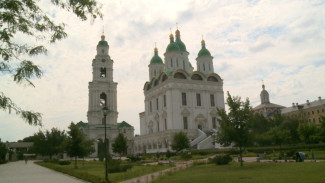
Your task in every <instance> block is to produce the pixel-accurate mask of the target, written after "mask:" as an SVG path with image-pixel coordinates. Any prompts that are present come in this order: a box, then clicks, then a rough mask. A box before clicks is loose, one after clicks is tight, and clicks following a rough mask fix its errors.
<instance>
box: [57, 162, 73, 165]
mask: <svg viewBox="0 0 325 183" xmlns="http://www.w3.org/2000/svg"><path fill="white" fill-rule="evenodd" d="M70 164H71V161H59V165H70Z"/></svg>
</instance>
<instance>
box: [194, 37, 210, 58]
mask: <svg viewBox="0 0 325 183" xmlns="http://www.w3.org/2000/svg"><path fill="white" fill-rule="evenodd" d="M201 45H202V48H201V50H200V51H199V53H198V54H197V57H202V56H210V57H211V53H210V52H209V50H208V49H206V47H205V41H204V40H202V41H201Z"/></svg>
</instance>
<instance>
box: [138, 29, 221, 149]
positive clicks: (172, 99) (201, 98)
mask: <svg viewBox="0 0 325 183" xmlns="http://www.w3.org/2000/svg"><path fill="white" fill-rule="evenodd" d="M169 39H170V43H169V44H168V46H167V48H166V52H165V53H164V61H163V60H162V59H161V58H160V57H159V55H158V49H157V48H155V49H154V56H153V57H152V59H151V61H150V64H149V81H148V82H146V83H145V84H144V87H143V90H144V95H145V101H144V102H145V111H144V112H142V113H140V114H139V115H140V135H139V136H136V137H135V138H134V149H133V150H134V153H155V152H166V151H167V150H168V149H169V150H171V147H170V145H171V142H172V139H173V136H174V134H175V133H177V132H180V131H183V132H186V134H187V136H188V138H189V139H190V143H191V148H197V149H208V148H214V147H215V145H214V144H213V137H212V135H211V134H213V133H215V132H216V130H217V127H218V122H217V108H224V107H225V103H224V92H223V80H222V79H221V77H220V76H219V75H218V74H216V73H215V72H214V67H213V57H212V56H211V53H210V52H209V50H208V49H207V48H206V45H205V41H204V40H202V41H201V44H202V48H201V50H200V51H199V53H198V55H197V58H196V66H197V71H193V70H194V68H193V66H192V65H191V63H190V61H189V58H188V56H189V52H188V51H187V50H186V46H185V44H184V43H183V42H182V40H181V35H180V31H179V30H178V29H177V30H176V40H174V35H173V34H170V36H169ZM209 134H210V135H209Z"/></svg>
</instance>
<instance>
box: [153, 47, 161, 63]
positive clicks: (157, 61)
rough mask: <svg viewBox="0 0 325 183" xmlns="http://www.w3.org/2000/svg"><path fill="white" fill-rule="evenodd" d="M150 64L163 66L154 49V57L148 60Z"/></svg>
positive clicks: (156, 49)
mask: <svg viewBox="0 0 325 183" xmlns="http://www.w3.org/2000/svg"><path fill="white" fill-rule="evenodd" d="M150 64H163V61H162V59H161V58H160V57H159V56H158V48H155V49H154V56H153V57H152V59H151V60H150Z"/></svg>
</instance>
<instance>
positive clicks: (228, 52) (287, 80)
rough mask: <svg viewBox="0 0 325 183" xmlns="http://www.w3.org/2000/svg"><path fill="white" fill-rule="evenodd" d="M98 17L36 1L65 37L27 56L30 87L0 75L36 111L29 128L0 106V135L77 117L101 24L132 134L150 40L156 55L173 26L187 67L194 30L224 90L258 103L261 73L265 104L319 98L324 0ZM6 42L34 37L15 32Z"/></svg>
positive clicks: (116, 11) (122, 116)
mask: <svg viewBox="0 0 325 183" xmlns="http://www.w3.org/2000/svg"><path fill="white" fill-rule="evenodd" d="M101 3H102V5H103V7H102V12H103V14H104V17H103V19H96V20H95V21H81V20H79V19H78V18H77V17H76V16H75V15H73V14H71V13H67V12H65V11H64V10H61V9H59V8H57V7H54V6H52V5H51V4H50V1H49V0H44V1H40V7H42V8H43V10H44V12H46V13H47V14H48V15H49V16H50V17H52V19H53V20H54V21H55V22H57V23H61V22H65V23H66V24H67V27H66V32H67V33H68V37H67V38H66V39H64V40H62V41H59V42H57V43H55V44H47V48H48V53H47V55H41V56H37V57H33V60H34V61H35V63H36V64H37V65H39V66H40V67H41V68H42V70H43V71H44V76H43V77H42V78H41V79H34V80H33V82H34V84H35V86H36V87H35V88H33V87H26V86H23V85H17V84H15V83H14V82H13V78H12V77H11V76H10V75H8V74H4V73H0V91H2V92H4V94H5V95H6V96H7V97H10V98H11V99H12V100H13V101H14V102H15V103H16V104H17V105H19V106H20V107H22V108H24V109H29V110H33V111H37V112H41V113H42V114H43V122H42V123H43V126H42V127H39V126H30V125H28V124H27V123H26V122H24V121H23V120H22V119H20V118H19V117H18V116H16V115H15V114H8V111H0V138H1V140H2V141H17V140H19V139H23V138H24V137H27V136H30V135H33V134H34V133H35V132H37V131H39V130H49V129H51V128H53V127H56V128H59V129H61V130H67V127H68V126H69V124H70V123H71V122H72V121H73V122H79V121H87V110H88V82H90V81H91V79H92V66H91V64H92V59H94V57H95V55H96V45H97V43H98V41H99V40H100V36H101V34H102V31H103V27H104V33H105V35H106V40H107V41H108V44H109V46H110V47H109V55H110V56H111V58H112V59H113V60H114V66H113V67H114V74H113V75H114V81H115V82H118V86H117V108H118V112H119V115H118V122H121V121H127V122H128V123H130V124H131V125H132V126H134V128H135V134H139V128H140V124H139V123H140V121H139V113H140V112H143V111H144V94H143V86H144V83H145V82H146V81H147V80H149V70H148V64H149V62H150V59H151V57H152V56H153V49H154V47H155V42H156V43H157V48H158V50H159V55H160V57H162V58H163V54H164V52H165V50H166V47H167V45H168V43H169V34H170V30H171V31H172V32H173V33H175V30H176V23H178V28H179V30H180V32H181V39H182V41H183V42H184V43H185V45H186V47H187V50H188V51H189V53H190V55H189V59H190V62H191V63H192V65H193V66H194V67H195V70H196V60H195V58H196V57H197V54H198V52H199V50H200V48H201V44H200V42H201V40H202V36H203V38H204V40H205V42H206V47H207V49H208V50H209V51H210V52H211V54H212V56H213V57H214V59H213V64H214V70H215V72H216V73H217V74H219V75H220V76H221V78H222V79H223V80H224V86H223V89H224V92H225V94H226V92H227V91H229V92H230V94H231V95H235V96H240V97H241V98H242V99H245V98H246V97H248V98H249V99H250V102H251V105H252V106H256V105H258V104H259V103H260V98H259V94H260V92H261V90H262V86H261V85H262V80H263V81H264V83H265V86H266V90H267V91H268V92H269V94H270V101H271V102H272V103H276V104H280V105H283V106H287V107H289V106H291V105H292V103H293V102H295V103H305V102H306V100H310V101H314V100H317V98H318V97H319V96H321V97H322V98H324V97H325V51H324V50H325V19H324V17H325V11H324V9H325V1H321V0H308V1H307V0H306V1H299V0H297V1H291V0H287V1H286V0H281V1H270V0H265V1H264V0H247V1H231V0H230V1H223V0H220V1H217V0H215V1H210V0H201V1H199V0H198V1H183V0H178V1H164V0H161V1H158V0H155V1H151V0H147V1H143V0H138V1H127V0H124V1H105V0H103V1H101ZM16 41H24V42H27V43H34V42H32V41H31V39H26V38H25V37H23V36H20V35H17V37H16Z"/></svg>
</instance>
